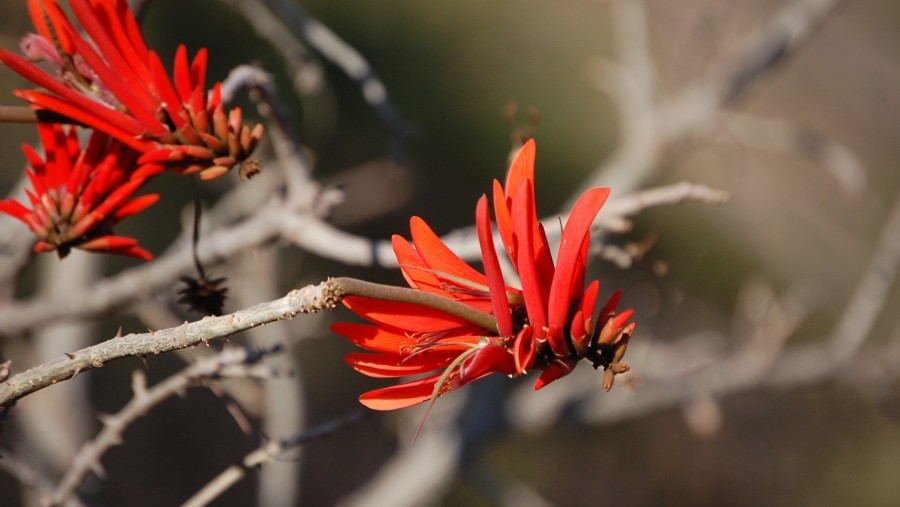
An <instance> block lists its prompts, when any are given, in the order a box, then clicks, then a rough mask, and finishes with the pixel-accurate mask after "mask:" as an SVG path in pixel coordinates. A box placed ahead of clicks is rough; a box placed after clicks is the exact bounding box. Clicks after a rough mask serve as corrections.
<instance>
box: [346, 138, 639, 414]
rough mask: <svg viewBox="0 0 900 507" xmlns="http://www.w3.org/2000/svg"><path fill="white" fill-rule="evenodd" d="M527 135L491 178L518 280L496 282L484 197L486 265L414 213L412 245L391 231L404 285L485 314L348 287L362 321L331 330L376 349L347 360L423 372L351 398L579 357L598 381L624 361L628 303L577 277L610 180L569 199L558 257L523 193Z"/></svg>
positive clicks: (434, 392)
mask: <svg viewBox="0 0 900 507" xmlns="http://www.w3.org/2000/svg"><path fill="white" fill-rule="evenodd" d="M534 156H535V146H534V142H533V141H528V142H527V143H526V144H525V146H523V147H522V149H521V150H520V151H519V153H518V154H517V155H516V157H515V159H514V160H513V163H512V167H511V168H510V171H509V175H508V176H507V180H506V185H505V186H502V185H501V184H500V183H499V182H497V181H495V182H494V214H495V217H496V220H497V224H498V229H499V232H500V238H501V239H502V241H503V244H504V246H505V247H506V252H507V255H508V256H509V260H510V261H511V262H512V265H513V267H514V268H515V269H516V271H517V272H518V274H519V278H520V280H521V284H522V288H521V289H517V288H514V287H510V286H507V285H506V284H505V282H504V280H503V276H502V274H501V271H500V263H499V259H498V257H497V253H496V250H495V249H494V241H493V234H492V230H491V221H490V216H489V209H488V200H487V197H485V196H482V197H481V199H480V200H479V201H478V206H477V208H476V215H475V220H476V224H477V229H478V239H479V242H480V244H481V251H482V261H483V263H484V269H485V274H481V273H479V272H478V271H476V270H474V269H473V268H471V267H470V266H468V265H467V264H465V263H464V262H463V261H462V260H461V259H460V258H459V257H458V256H456V255H455V254H454V253H453V252H451V251H450V249H449V248H448V247H447V246H446V245H445V244H444V243H443V242H441V240H440V239H439V238H438V237H437V235H436V234H435V233H434V232H433V231H432V230H431V229H430V228H429V227H428V225H427V224H426V223H425V222H424V221H423V220H422V219H420V218H418V217H413V219H412V220H411V223H410V230H411V233H412V239H413V244H410V243H409V242H407V241H406V240H405V239H403V238H401V237H400V236H394V238H393V244H394V252H395V253H396V254H397V259H398V261H399V263H400V265H401V269H402V272H403V276H404V277H405V278H406V281H407V282H408V283H409V285H410V287H412V288H413V289H417V290H420V291H424V292H428V293H432V294H436V295H439V296H442V297H445V298H448V299H452V300H454V301H458V302H459V303H461V304H465V305H468V306H471V307H474V308H477V309H480V310H482V311H484V312H487V313H489V314H491V315H493V316H494V320H495V322H496V325H495V326H494V325H491V326H484V325H478V324H474V323H472V322H469V321H467V320H464V319H462V318H460V317H456V316H452V315H449V314H447V313H444V312H442V311H439V310H436V309H433V308H430V307H426V306H421V305H415V304H411V303H398V302H392V301H381V300H375V299H368V298H363V297H358V296H350V297H346V298H345V299H344V304H345V305H346V306H347V307H348V308H350V310H352V311H353V312H355V313H357V314H359V315H360V316H362V317H364V318H365V319H366V320H368V321H370V322H371V323H372V324H349V323H338V324H334V325H333V326H332V330H334V331H335V332H336V333H338V334H340V335H342V336H344V337H345V338H347V339H348V340H350V341H351V342H353V343H355V344H356V345H358V346H360V347H362V348H364V349H367V350H370V351H372V352H375V354H365V353H361V354H350V355H348V356H347V357H346V360H347V362H348V363H349V364H350V365H351V366H352V367H353V368H354V369H356V370H357V371H359V372H361V373H363V374H365V375H369V376H372V377H405V376H409V375H418V374H423V373H431V375H429V376H427V377H424V378H421V379H418V380H414V381H411V382H406V383H402V384H399V385H396V386H391V387H386V388H382V389H377V390H375V391H370V392H368V393H366V394H364V395H362V396H361V397H360V401H361V402H362V403H363V404H364V405H366V406H368V407H370V408H374V409H378V410H392V409H396V408H402V407H407V406H411V405H415V404H418V403H421V402H424V401H427V400H432V401H433V400H435V399H436V398H437V397H439V396H441V395H443V394H445V393H447V392H449V391H452V390H454V389H456V388H458V387H460V386H462V385H464V384H467V383H469V382H472V381H474V380H476V379H479V378H481V377H484V376H486V375H490V374H492V373H502V374H505V375H509V376H518V375H522V374H525V373H526V372H528V371H530V370H543V373H542V374H541V375H540V377H539V378H538V380H537V383H536V384H535V389H540V388H541V387H543V386H545V385H547V384H549V383H550V382H552V381H554V380H556V379H558V378H560V377H562V376H564V375H566V374H568V373H569V372H570V371H572V369H574V368H575V366H576V365H577V364H578V362H579V361H580V360H581V359H587V360H589V361H590V362H591V363H592V364H593V365H594V367H595V368H599V367H603V368H604V369H605V370H606V372H605V374H604V382H603V384H604V387H605V388H606V389H607V390H609V389H610V388H611V387H612V380H613V376H614V375H615V374H617V373H623V372H625V371H627V370H628V366H627V365H625V364H624V363H621V359H622V357H623V356H624V354H625V349H626V347H627V344H628V340H629V337H630V335H631V334H632V332H633V331H634V327H635V326H634V323H629V322H628V321H629V319H630V318H631V315H632V311H631V310H628V311H625V312H622V313H620V314H618V315H616V313H615V312H616V307H617V304H618V301H619V292H616V293H615V294H613V296H612V297H611V298H610V299H609V301H608V302H607V303H606V305H605V306H603V308H601V309H600V310H599V312H598V311H597V310H596V302H597V296H598V293H599V288H600V283H599V282H598V281H594V282H592V283H591V284H590V285H588V286H587V288H585V284H584V278H585V268H586V264H587V256H588V246H589V242H590V237H589V236H590V226H591V223H592V222H593V221H594V217H595V216H596V215H597V212H599V211H600V207H601V206H602V205H603V203H604V202H605V201H606V199H607V197H608V195H609V189H606V188H596V189H592V190H589V191H588V192H586V193H585V194H584V195H582V196H581V198H580V199H579V200H578V202H577V203H576V205H575V207H574V209H573V210H572V212H571V214H570V215H569V218H568V220H567V222H566V226H565V228H564V230H563V233H562V238H561V241H560V247H559V252H558V255H557V262H556V264H555V265H554V262H553V259H552V257H551V256H550V245H549V243H548V241H547V237H546V235H545V234H544V230H543V226H542V225H541V224H540V222H538V219H537V212H536V209H535V204H534Z"/></svg>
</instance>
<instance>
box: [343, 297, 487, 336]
mask: <svg viewBox="0 0 900 507" xmlns="http://www.w3.org/2000/svg"><path fill="white" fill-rule="evenodd" d="M343 303H344V305H345V306H346V307H347V308H349V309H350V310H351V311H353V312H354V313H356V314H357V315H360V316H361V317H363V318H365V319H367V320H369V321H371V322H374V323H376V324H385V325H388V326H391V327H393V328H396V329H402V330H405V331H409V332H413V333H436V332H439V331H447V330H450V329H457V328H474V326H473V325H472V324H470V323H469V322H468V321H466V320H464V319H462V318H460V317H456V316H453V315H450V314H447V313H444V312H442V311H440V310H435V309H433V308H428V307H425V306H420V305H416V304H411V303H398V302H394V301H380V300H377V299H369V298H364V297H359V296H349V297H345V298H344V300H343Z"/></svg>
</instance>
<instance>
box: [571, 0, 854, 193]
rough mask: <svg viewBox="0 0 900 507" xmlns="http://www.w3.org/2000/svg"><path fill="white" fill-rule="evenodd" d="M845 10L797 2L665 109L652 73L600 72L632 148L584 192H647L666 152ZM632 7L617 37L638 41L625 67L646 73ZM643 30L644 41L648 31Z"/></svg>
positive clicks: (622, 150) (812, 0)
mask: <svg viewBox="0 0 900 507" xmlns="http://www.w3.org/2000/svg"><path fill="white" fill-rule="evenodd" d="M623 1H626V2H628V3H630V2H632V1H635V0H623ZM838 3H839V0H794V1H793V2H791V3H790V4H788V5H786V6H785V7H783V8H782V9H781V11H780V12H778V13H777V14H775V15H774V16H772V17H771V18H770V19H769V21H768V22H767V23H766V24H764V25H763V26H761V27H760V28H758V29H757V30H756V31H755V32H754V33H752V34H751V35H750V36H749V37H747V38H746V39H744V41H743V42H742V43H741V44H739V45H738V46H737V47H735V48H734V49H733V50H732V51H731V52H730V53H729V54H727V55H726V56H725V57H723V58H721V59H719V60H718V61H716V62H715V63H714V64H713V65H712V66H711V68H710V70H709V72H708V73H706V75H705V76H703V77H701V78H698V79H697V80H696V81H694V82H693V83H691V84H690V85H688V86H686V87H685V88H684V89H683V90H682V91H681V92H680V93H678V94H676V95H675V96H674V97H672V98H671V99H668V100H665V101H663V102H658V101H656V100H655V99H654V96H655V95H656V94H657V93H658V91H657V90H654V89H653V85H654V83H653V82H647V81H648V80H650V79H652V77H653V74H652V72H647V71H640V72H629V68H628V67H627V65H628V64H627V63H625V64H621V65H612V66H610V65H605V66H604V67H603V69H600V72H595V73H594V79H595V81H596V82H597V85H598V86H599V87H600V88H601V89H603V90H604V91H611V93H612V95H613V99H614V101H615V103H616V105H617V107H618V108H619V111H620V113H621V115H622V121H623V123H624V127H623V135H624V140H623V142H622V143H621V144H620V146H619V148H618V149H617V150H616V151H615V153H613V155H612V156H611V157H610V159H609V160H608V161H606V162H605V163H603V164H602V165H601V166H600V167H598V168H597V169H595V170H594V172H593V173H592V176H590V177H589V178H588V179H587V180H586V181H585V182H584V183H583V184H582V185H581V188H582V190H584V189H588V188H592V187H596V186H601V185H604V184H605V185H609V186H611V187H613V188H616V189H618V190H620V191H626V192H627V191H631V190H633V189H635V188H637V187H639V186H640V184H641V183H642V182H644V181H645V180H646V179H647V178H648V177H649V176H650V175H651V174H652V173H653V171H654V170H655V169H656V165H657V164H658V162H659V160H660V158H661V157H662V156H663V154H664V149H665V148H666V147H668V146H670V145H672V144H674V143H676V142H678V141H680V140H682V139H684V138H685V137H686V136H688V135H690V134H693V133H695V132H697V131H700V130H703V129H704V128H707V127H709V126H711V125H712V124H713V123H714V121H715V119H716V117H717V114H718V112H719V111H720V110H721V109H722V108H723V107H724V106H727V105H729V104H731V103H733V102H734V101H735V100H737V99H738V98H739V97H741V96H742V95H743V94H744V92H746V90H747V89H748V88H749V87H750V86H751V85H752V84H753V83H755V82H756V81H757V80H759V79H760V78H761V77H762V76H763V75H765V74H767V73H768V72H770V71H771V70H772V69H773V68H774V67H775V65H776V64H777V63H779V62H781V61H782V60H784V59H785V58H786V57H787V56H789V55H791V54H793V53H794V52H795V51H797V49H798V48H799V47H800V46H801V45H802V44H803V43H804V42H805V41H806V40H807V39H808V38H809V37H810V36H811V35H812V33H813V32H814V31H815V29H816V28H818V27H819V26H821V24H822V22H823V21H824V19H825V18H826V17H827V16H828V14H829V13H830V12H831V11H832V10H833V9H834V7H835V6H836V5H837V4H838ZM614 5H618V4H614ZM632 7H633V8H632V9H631V10H633V11H635V12H626V13H623V14H621V15H619V16H617V20H618V21H619V22H618V23H617V24H616V26H615V29H616V30H618V31H622V32H626V33H622V34H619V35H618V36H617V39H618V40H620V41H621V40H625V41H628V40H632V41H633V40H638V42H632V43H631V44H629V45H625V46H624V47H620V48H619V49H620V53H621V54H622V57H623V59H625V58H629V57H632V58H633V57H634V56H633V55H635V54H638V58H639V60H640V62H639V65H638V69H640V68H643V67H645V66H646V61H647V58H648V57H645V56H641V53H640V50H639V48H640V42H639V41H640V39H641V37H642V35H641V34H638V35H636V36H629V34H628V32H630V31H633V30H635V25H636V23H635V18H637V17H638V16H637V14H639V13H640V11H639V9H637V8H636V7H634V6H632ZM619 8H620V9H622V8H623V6H619ZM637 26H640V25H637ZM638 30H640V31H641V33H643V31H644V30H645V28H638ZM621 45H622V44H621V43H620V46H621ZM635 47H637V48H638V49H635ZM609 70H612V71H613V72H614V75H613V76H612V77H610V76H608V75H607V74H608V72H607V71H609ZM580 193H581V192H580V191H579V192H576V193H575V194H574V195H576V196H577V195H580ZM571 204H573V203H571V202H570V203H569V205H571Z"/></svg>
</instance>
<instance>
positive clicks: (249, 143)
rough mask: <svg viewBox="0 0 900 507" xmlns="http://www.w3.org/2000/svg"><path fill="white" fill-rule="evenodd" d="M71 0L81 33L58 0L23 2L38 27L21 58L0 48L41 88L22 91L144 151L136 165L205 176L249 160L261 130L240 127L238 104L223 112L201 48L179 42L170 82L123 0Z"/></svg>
mask: <svg viewBox="0 0 900 507" xmlns="http://www.w3.org/2000/svg"><path fill="white" fill-rule="evenodd" d="M68 3H69V6H70V7H71V9H72V12H73V14H74V16H75V18H76V19H77V20H78V23H79V25H80V27H81V29H83V34H82V32H80V31H79V29H78V28H77V27H76V26H75V24H73V23H72V21H71V20H70V19H69V18H68V17H67V16H66V14H65V13H64V12H63V10H62V8H61V7H60V5H59V3H58V2H57V1H56V0H28V10H29V13H30V14H31V19H32V22H33V23H34V26H35V28H36V29H37V31H38V33H37V34H30V35H28V36H26V37H25V38H24V39H23V40H22V43H21V47H22V51H23V53H25V55H26V56H27V58H24V57H22V56H20V55H17V54H15V53H13V52H11V51H7V50H4V49H0V61H2V62H3V63H5V64H6V65H7V66H9V67H10V68H11V69H12V70H14V71H15V72H17V73H18V74H20V75H22V76H23V77H25V79H28V80H29V81H31V82H32V83H34V84H36V85H37V86H38V87H40V89H39V90H17V91H16V92H15V93H16V95H17V96H18V97H20V98H22V99H24V100H25V101H27V102H29V103H30V104H32V106H33V107H34V108H36V109H37V110H39V111H40V110H47V111H51V112H53V113H56V114H58V115H62V116H64V117H67V118H69V119H71V120H72V121H74V122H78V123H82V124H84V125H87V126H89V127H91V128H93V129H96V130H99V131H101V132H105V133H107V134H108V135H110V136H112V137H113V138H115V139H117V140H119V141H120V142H121V143H123V144H125V145H127V146H129V147H130V148H132V149H134V150H137V151H138V152H140V153H141V154H142V157H141V159H140V162H141V163H158V164H162V165H164V166H166V167H168V168H172V169H174V170H176V171H177V172H180V173H184V174H192V173H200V176H201V177H202V178H204V179H210V178H215V177H217V176H220V175H222V174H224V173H226V172H228V170H229V169H231V167H233V166H234V165H235V164H238V163H242V162H244V161H245V160H247V157H249V155H250V153H251V152H252V151H253V149H254V148H255V147H256V145H257V143H258V142H259V140H260V138H261V137H262V134H263V127H262V125H256V127H254V128H252V129H251V128H249V127H247V126H245V125H244V124H243V120H242V116H241V110H240V108H234V109H232V110H231V111H230V112H229V113H228V114H227V115H226V113H225V111H224V109H223V106H222V96H221V83H217V84H216V85H215V86H214V87H213V89H212V92H211V93H207V91H206V88H205V86H206V84H205V81H206V64H207V52H206V50H205V49H201V50H200V51H199V52H197V54H196V56H195V57H194V59H193V61H190V62H189V61H188V55H187V50H186V49H185V47H184V46H183V45H182V46H179V48H178V50H177V52H176V55H175V66H174V71H173V75H174V77H175V79H174V82H173V81H172V80H170V79H169V75H168V73H167V72H166V70H165V68H164V67H163V64H162V61H161V60H160V58H159V56H158V55H157V53H156V52H155V51H152V50H148V49H147V45H146V44H145V42H144V38H143V36H142V35H141V31H140V29H139V27H138V24H137V22H136V21H135V18H134V16H133V15H132V13H131V10H130V9H129V7H128V4H127V3H126V2H125V0H69V2H68ZM32 61H40V62H44V63H45V64H46V66H47V70H43V69H41V68H40V67H38V66H37V65H35V64H34V63H32ZM254 164H255V163H254ZM251 171H252V169H251Z"/></svg>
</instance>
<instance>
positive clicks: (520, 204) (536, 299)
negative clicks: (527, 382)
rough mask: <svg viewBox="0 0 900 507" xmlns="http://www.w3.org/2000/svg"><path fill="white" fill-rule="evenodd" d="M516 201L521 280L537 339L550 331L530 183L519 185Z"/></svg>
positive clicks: (514, 229) (514, 200) (515, 217)
mask: <svg viewBox="0 0 900 507" xmlns="http://www.w3.org/2000/svg"><path fill="white" fill-rule="evenodd" d="M518 188H519V189H518V190H517V191H516V196H515V198H514V199H513V209H512V221H513V231H514V233H515V236H516V241H517V243H518V244H517V245H516V247H517V249H518V256H519V258H518V263H517V264H518V267H519V278H520V279H521V281H522V292H523V293H524V295H525V308H526V309H527V310H528V318H529V320H530V321H531V325H532V326H534V327H535V330H534V333H535V337H536V338H538V339H541V338H543V337H544V336H545V333H546V331H545V329H546V327H547V310H546V304H547V289H546V287H544V286H543V283H542V282H541V278H540V276H539V274H538V268H537V263H536V260H535V258H534V231H535V227H534V213H533V212H532V210H533V209H534V204H533V199H534V190H533V188H532V186H531V182H530V181H526V182H524V184H522V185H519V187H518Z"/></svg>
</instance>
